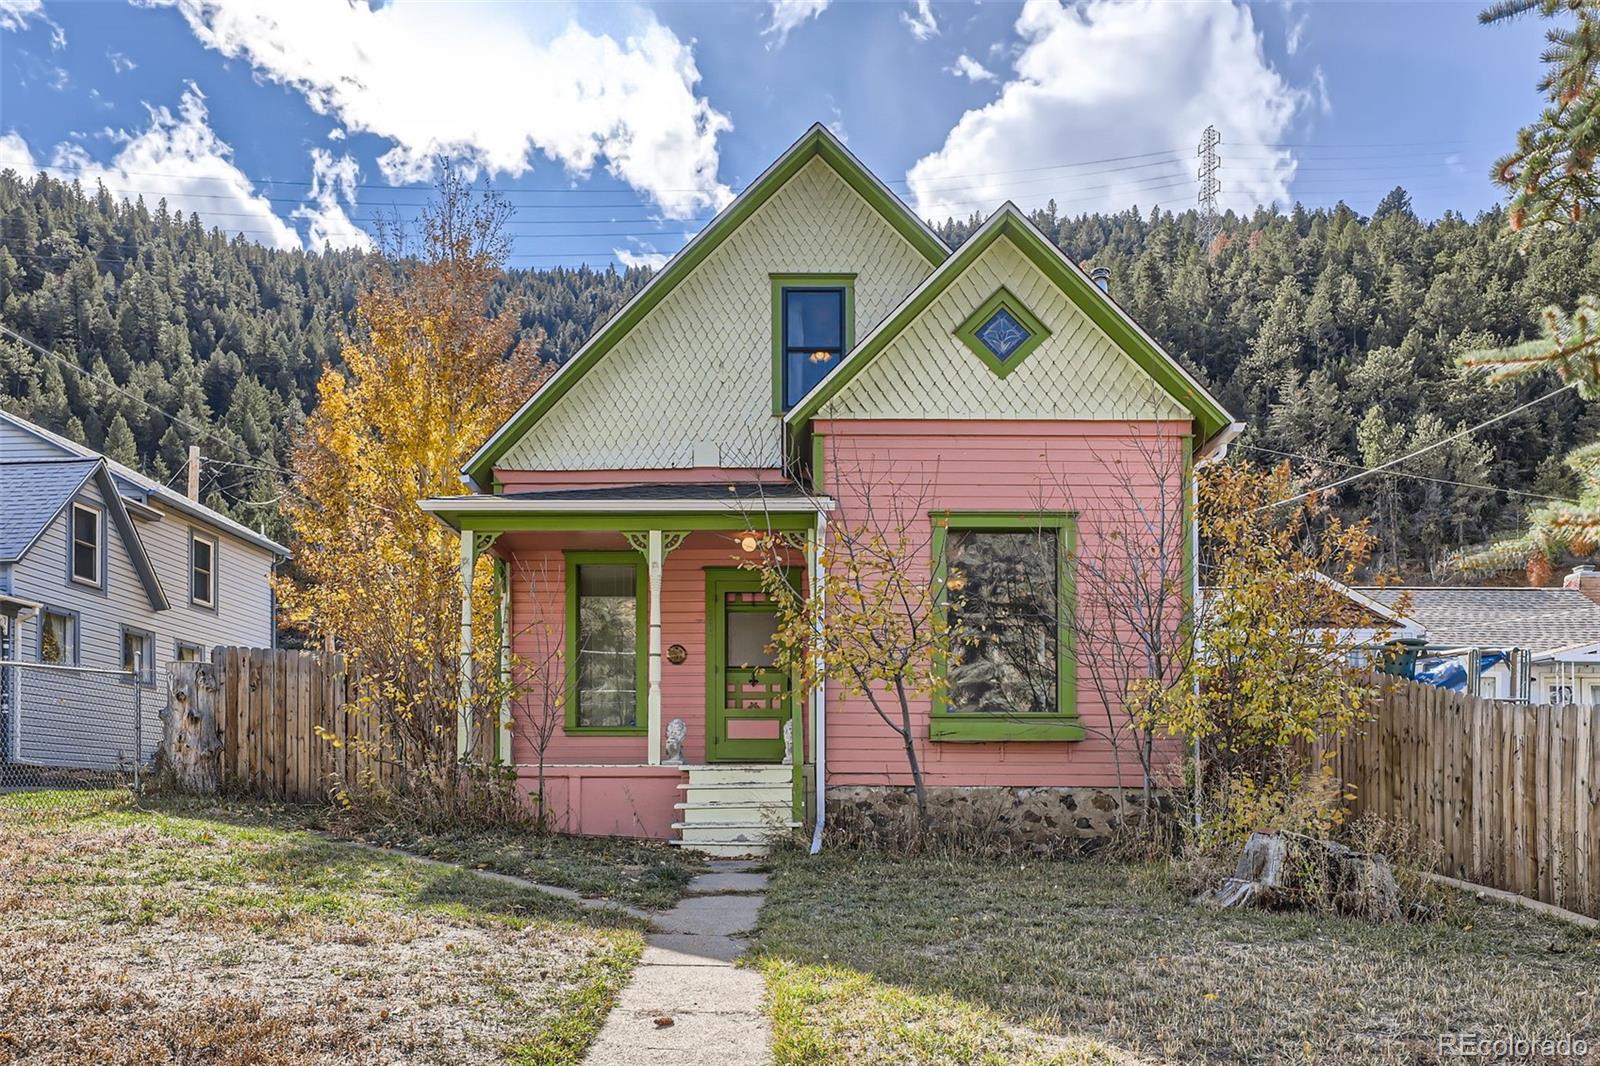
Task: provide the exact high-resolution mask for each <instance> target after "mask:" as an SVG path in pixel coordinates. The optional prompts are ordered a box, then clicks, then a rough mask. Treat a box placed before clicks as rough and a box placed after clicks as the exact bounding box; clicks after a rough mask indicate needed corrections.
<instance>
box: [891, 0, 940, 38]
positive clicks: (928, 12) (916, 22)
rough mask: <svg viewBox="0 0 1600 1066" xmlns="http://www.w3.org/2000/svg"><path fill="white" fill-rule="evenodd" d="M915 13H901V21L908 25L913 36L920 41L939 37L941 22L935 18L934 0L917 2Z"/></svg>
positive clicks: (914, 4)
mask: <svg viewBox="0 0 1600 1066" xmlns="http://www.w3.org/2000/svg"><path fill="white" fill-rule="evenodd" d="M912 7H913V8H914V9H915V10H914V11H902V12H900V21H901V22H903V23H905V24H906V29H908V30H910V31H911V36H913V37H915V38H916V39H917V40H919V41H926V40H927V39H928V38H930V37H937V36H939V22H938V20H937V19H935V18H934V17H933V0H915V3H913V4H912Z"/></svg>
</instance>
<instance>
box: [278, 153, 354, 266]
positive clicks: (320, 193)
mask: <svg viewBox="0 0 1600 1066" xmlns="http://www.w3.org/2000/svg"><path fill="white" fill-rule="evenodd" d="M360 177H361V167H360V165H359V164H358V163H357V162H356V161H355V159H353V158H352V157H350V156H348V155H344V156H340V157H339V158H337V159H335V158H334V157H333V153H332V152H329V151H327V150H325V149H322V148H313V149H311V197H310V199H311V201H312V203H311V204H310V205H308V206H305V207H297V208H295V209H294V210H293V211H292V212H290V216H289V217H291V218H298V219H303V220H305V222H306V223H307V240H306V244H307V246H309V247H310V248H312V249H314V250H316V251H327V250H328V249H330V248H331V249H334V250H335V251H340V250H343V249H346V248H355V249H357V250H360V251H363V252H364V251H367V250H368V249H370V248H371V247H372V238H371V237H370V236H369V235H368V234H367V232H366V231H365V230H363V229H362V228H361V227H360V226H358V225H356V224H355V223H354V222H353V221H351V219H350V216H349V214H348V213H346V211H345V209H344V205H345V204H349V205H350V206H351V207H354V206H355V205H356V182H357V180H358V179H359V178H360ZM341 200H342V201H343V203H341V202H340V201H341Z"/></svg>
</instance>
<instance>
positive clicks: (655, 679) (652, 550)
mask: <svg viewBox="0 0 1600 1066" xmlns="http://www.w3.org/2000/svg"><path fill="white" fill-rule="evenodd" d="M646 543H647V551H646V554H645V558H646V559H647V560H648V563H649V568H650V693H649V696H648V698H647V699H646V702H645V723H646V724H645V729H646V732H645V737H646V738H647V739H646V742H645V761H646V762H648V763H649V764H650V765H651V766H659V765H661V566H662V561H663V558H664V556H665V555H666V552H665V551H664V550H663V546H662V535H661V530H659V529H652V530H651V531H650V533H649V537H648V539H647V542H646Z"/></svg>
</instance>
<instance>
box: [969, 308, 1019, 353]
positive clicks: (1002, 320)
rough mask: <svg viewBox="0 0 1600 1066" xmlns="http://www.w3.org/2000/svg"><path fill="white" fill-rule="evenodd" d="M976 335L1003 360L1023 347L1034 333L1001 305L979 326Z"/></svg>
mask: <svg viewBox="0 0 1600 1066" xmlns="http://www.w3.org/2000/svg"><path fill="white" fill-rule="evenodd" d="M976 336H977V338H978V340H980V341H982V342H983V346H984V347H985V348H987V349H989V350H990V351H991V352H993V353H994V356H995V358H996V359H1000V360H1002V361H1003V360H1005V359H1006V358H1007V357H1008V356H1010V355H1011V353H1012V352H1014V351H1016V350H1017V349H1018V348H1020V347H1022V345H1023V343H1024V342H1025V341H1026V340H1027V339H1028V338H1029V337H1031V336H1032V334H1031V333H1029V332H1028V329H1027V327H1026V326H1024V325H1023V324H1022V323H1021V322H1018V321H1017V319H1016V316H1015V315H1013V314H1012V313H1011V312H1010V311H1007V310H1006V309H1005V308H1004V307H999V308H996V309H995V312H994V314H992V315H990V316H989V321H987V322H985V323H984V324H983V325H981V326H979V327H978V329H977V333H976Z"/></svg>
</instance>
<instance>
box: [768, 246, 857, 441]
mask: <svg viewBox="0 0 1600 1066" xmlns="http://www.w3.org/2000/svg"><path fill="white" fill-rule="evenodd" d="M854 281H855V279H854V277H853V276H851V275H845V274H835V275H803V274H802V275H788V276H775V277H774V278H773V279H772V305H773V307H772V310H773V338H772V340H773V349H774V350H773V357H774V360H775V363H776V366H775V367H774V392H775V395H774V397H773V400H774V407H775V409H776V411H777V412H778V413H781V412H783V411H787V410H789V408H791V407H793V406H794V405H795V404H797V403H799V402H800V401H801V400H802V399H803V398H804V397H805V395H806V393H808V392H810V391H811V390H812V389H813V388H815V387H816V385H817V383H818V382H820V381H821V380H822V379H823V378H825V377H827V376H828V371H830V370H832V369H833V368H834V367H836V366H838V365H839V361H840V360H841V359H843V358H844V354H845V352H846V351H847V350H848V349H849V347H850V343H851V333H852V331H853V324H852V322H851V318H852V314H851V311H852V300H851V294H852V291H853V289H854Z"/></svg>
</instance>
